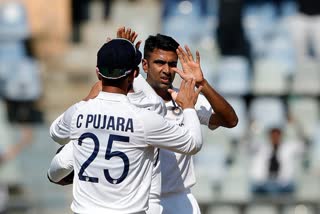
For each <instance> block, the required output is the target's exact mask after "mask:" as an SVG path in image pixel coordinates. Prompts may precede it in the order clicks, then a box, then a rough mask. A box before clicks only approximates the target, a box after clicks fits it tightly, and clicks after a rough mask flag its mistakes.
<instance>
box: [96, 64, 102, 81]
mask: <svg viewBox="0 0 320 214" xmlns="http://www.w3.org/2000/svg"><path fill="white" fill-rule="evenodd" d="M96 75H97V77H98V80H101V76H100V74H99V68H98V67H96Z"/></svg>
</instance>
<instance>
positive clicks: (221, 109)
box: [142, 46, 238, 129]
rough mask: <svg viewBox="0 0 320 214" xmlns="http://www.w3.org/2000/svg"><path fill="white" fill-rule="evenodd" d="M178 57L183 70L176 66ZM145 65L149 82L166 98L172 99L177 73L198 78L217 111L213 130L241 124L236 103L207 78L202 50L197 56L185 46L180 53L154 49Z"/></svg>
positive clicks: (211, 127) (143, 63)
mask: <svg viewBox="0 0 320 214" xmlns="http://www.w3.org/2000/svg"><path fill="white" fill-rule="evenodd" d="M178 59H179V60H180V63H181V66H182V70H180V69H178V68H177V66H176V65H177V61H178ZM142 67H143V70H144V71H145V72H146V73H147V82H148V83H149V84H150V85H151V87H152V88H153V89H154V90H155V91H156V93H157V94H158V95H159V96H160V97H161V98H162V99H163V100H164V101H166V102H168V101H171V100H172V97H171V93H172V91H170V90H169V89H170V88H172V82H173V80H174V77H175V73H178V74H179V75H180V76H181V77H182V79H184V80H190V79H194V80H195V82H196V86H197V87H200V86H201V87H202V94H203V95H204V96H205V97H206V99H207V100H208V102H209V103H210V105H211V107H212V109H213V111H214V113H213V114H212V115H211V117H210V120H209V128H210V129H215V128H218V127H219V126H223V127H227V128H232V127H235V126H236V125H237V123H238V117H237V115H236V113H235V111H234V109H233V108H232V106H231V105H230V104H229V103H228V102H227V101H226V100H225V99H224V98H223V97H222V96H221V95H220V94H219V93H218V92H217V91H216V90H215V89H214V88H213V87H212V86H211V85H210V84H209V83H208V81H207V80H206V79H205V78H204V76H203V73H202V70H201V66H200V54H199V52H198V51H197V52H196V59H194V57H193V55H192V53H191V51H190V49H189V47H188V46H185V50H184V49H183V48H182V47H179V48H178V49H177V50H176V52H173V51H165V50H160V49H154V50H153V52H152V53H151V54H150V55H149V56H147V58H146V59H143V60H142ZM174 96H175V95H174ZM174 96H173V97H174Z"/></svg>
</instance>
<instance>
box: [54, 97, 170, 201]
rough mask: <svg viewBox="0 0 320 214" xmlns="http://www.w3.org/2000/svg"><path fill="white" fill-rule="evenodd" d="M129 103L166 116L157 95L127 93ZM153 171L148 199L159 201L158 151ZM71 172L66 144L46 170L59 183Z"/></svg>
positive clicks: (163, 105) (71, 167) (70, 149)
mask: <svg viewBox="0 0 320 214" xmlns="http://www.w3.org/2000/svg"><path fill="white" fill-rule="evenodd" d="M127 97H128V98H129V101H130V103H132V104H134V105H135V106H137V107H139V108H144V109H147V110H150V111H153V112H155V113H157V114H159V115H161V116H165V114H166V110H167V109H166V106H165V103H164V102H163V100H162V98H161V97H159V96H158V95H156V94H155V95H154V94H149V95H146V94H145V93H144V92H143V91H136V92H133V93H128V94H127ZM61 117H63V115H61V116H60V117H58V119H56V120H55V122H54V124H56V123H57V122H58V121H59V120H61ZM154 156H155V157H154V164H153V165H154V169H153V174H152V184H153V185H151V190H150V192H151V194H150V197H149V198H150V199H152V200H159V198H160V191H161V185H160V183H161V175H160V166H159V162H160V161H159V149H156V150H155V154H154ZM72 171H73V147H72V144H71V143H67V144H66V145H65V146H64V148H63V149H62V150H61V152H60V153H58V154H56V155H55V156H54V158H53V159H52V161H51V164H50V167H49V169H48V176H49V178H50V179H51V180H52V181H55V182H59V181H60V180H61V179H63V178H64V177H65V176H67V175H69V174H70V173H71V172H72Z"/></svg>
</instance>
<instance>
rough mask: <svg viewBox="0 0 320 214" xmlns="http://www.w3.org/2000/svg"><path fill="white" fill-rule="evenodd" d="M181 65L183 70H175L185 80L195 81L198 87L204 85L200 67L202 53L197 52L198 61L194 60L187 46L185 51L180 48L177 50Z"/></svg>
mask: <svg viewBox="0 0 320 214" xmlns="http://www.w3.org/2000/svg"><path fill="white" fill-rule="evenodd" d="M176 52H177V55H178V58H179V60H180V63H181V67H182V70H180V69H178V68H173V70H174V71H175V72H176V73H178V74H179V75H180V77H181V78H182V79H184V80H189V79H195V81H196V85H197V86H199V85H201V84H202V83H203V81H204V77H203V73H202V70H201V66H200V53H199V51H196V59H194V57H193V55H192V53H191V51H190V48H189V47H188V46H187V45H186V46H185V50H184V49H183V48H182V47H181V46H179V47H178V48H177V50H176Z"/></svg>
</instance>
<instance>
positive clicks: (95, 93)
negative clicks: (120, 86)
mask: <svg viewBox="0 0 320 214" xmlns="http://www.w3.org/2000/svg"><path fill="white" fill-rule="evenodd" d="M101 90H102V82H101V80H99V81H97V82H96V83H95V84H94V85H93V86H92V88H91V90H90V92H89V94H88V95H87V96H86V97H85V98H84V99H83V101H88V100H90V99H93V98H95V97H96V96H98V94H99V93H100V91H101Z"/></svg>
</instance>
